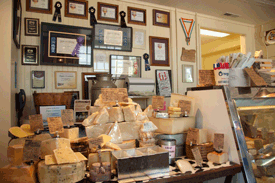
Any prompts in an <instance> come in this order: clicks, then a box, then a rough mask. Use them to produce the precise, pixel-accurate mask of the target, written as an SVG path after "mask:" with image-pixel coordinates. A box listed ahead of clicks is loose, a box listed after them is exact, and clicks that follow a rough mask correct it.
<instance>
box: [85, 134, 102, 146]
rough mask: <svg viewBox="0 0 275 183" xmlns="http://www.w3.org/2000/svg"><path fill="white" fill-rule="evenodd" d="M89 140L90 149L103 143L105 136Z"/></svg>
mask: <svg viewBox="0 0 275 183" xmlns="http://www.w3.org/2000/svg"><path fill="white" fill-rule="evenodd" d="M88 142H89V147H90V149H92V148H93V147H96V148H97V147H98V146H99V145H101V144H102V143H103V136H101V137H97V138H93V139H89V141H88Z"/></svg>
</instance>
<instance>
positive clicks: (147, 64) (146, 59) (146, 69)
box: [143, 53, 151, 71]
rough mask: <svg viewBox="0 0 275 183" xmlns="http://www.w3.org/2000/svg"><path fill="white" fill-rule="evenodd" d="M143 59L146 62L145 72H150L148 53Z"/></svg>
mask: <svg viewBox="0 0 275 183" xmlns="http://www.w3.org/2000/svg"><path fill="white" fill-rule="evenodd" d="M143 59H144V60H145V71H150V70H151V68H150V64H149V61H148V59H149V55H148V53H144V55H143Z"/></svg>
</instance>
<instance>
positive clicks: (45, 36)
mask: <svg viewBox="0 0 275 183" xmlns="http://www.w3.org/2000/svg"><path fill="white" fill-rule="evenodd" d="M92 31H93V29H92V28H84V27H75V26H67V25H60V24H51V23H44V22H42V24H41V36H40V38H41V59H40V64H41V65H59V66H81V67H92V66H93V57H92V55H93V50H92Z"/></svg>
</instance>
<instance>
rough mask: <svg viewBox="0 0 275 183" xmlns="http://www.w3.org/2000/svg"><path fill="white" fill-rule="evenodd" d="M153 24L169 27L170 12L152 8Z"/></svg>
mask: <svg viewBox="0 0 275 183" xmlns="http://www.w3.org/2000/svg"><path fill="white" fill-rule="evenodd" d="M153 25H157V26H162V27H170V13H169V12H166V11H160V10H155V9H153Z"/></svg>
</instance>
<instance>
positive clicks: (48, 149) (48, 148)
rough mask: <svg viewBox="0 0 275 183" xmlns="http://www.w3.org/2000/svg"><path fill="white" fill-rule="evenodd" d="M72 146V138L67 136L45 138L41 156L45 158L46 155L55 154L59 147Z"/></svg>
mask: <svg viewBox="0 0 275 183" xmlns="http://www.w3.org/2000/svg"><path fill="white" fill-rule="evenodd" d="M66 147H69V148H70V147H71V144H70V140H69V139H65V138H52V139H48V140H44V141H43V142H42V143H41V157H42V159H44V158H45V156H46V155H53V154H54V153H53V150H54V149H58V148H66Z"/></svg>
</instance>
